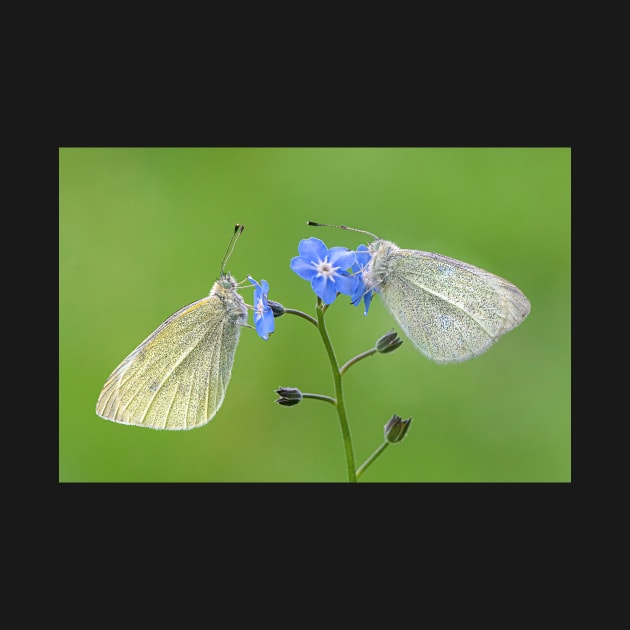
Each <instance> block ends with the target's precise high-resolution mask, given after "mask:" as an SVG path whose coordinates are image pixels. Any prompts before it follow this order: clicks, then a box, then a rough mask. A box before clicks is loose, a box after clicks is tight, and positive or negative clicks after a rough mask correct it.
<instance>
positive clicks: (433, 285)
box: [380, 249, 530, 363]
mask: <svg viewBox="0 0 630 630" xmlns="http://www.w3.org/2000/svg"><path fill="white" fill-rule="evenodd" d="M380 293H381V295H382V297H383V301H384V302H385V304H386V305H387V307H388V308H389V310H390V311H391V313H392V315H393V316H394V318H395V319H396V320H397V321H398V323H399V324H400V326H401V327H402V328H403V330H404V331H405V333H406V334H407V336H408V337H409V339H411V341H412V342H413V343H414V345H415V346H416V347H417V348H418V349H419V350H420V351H421V352H422V353H423V354H424V355H425V356H426V357H428V358H429V359H431V360H433V361H435V362H436V363H455V362H460V361H465V360H466V359H471V358H472V357H475V356H478V355H480V354H482V353H483V352H485V351H486V350H487V349H488V348H489V347H490V346H491V345H492V344H493V343H494V342H495V341H497V339H499V337H500V336H501V335H503V334H505V333H506V332H508V331H510V330H512V329H513V328H514V327H516V326H518V325H519V324H520V323H521V322H522V321H523V319H524V318H525V317H526V316H527V314H528V313H529V309H530V304H529V300H528V299H527V298H526V297H525V295H523V293H522V292H521V291H520V289H518V288H517V287H515V286H514V285H513V284H511V283H510V282H508V281H507V280H504V279H503V278H500V277H499V276H495V275H494V274H491V273H489V272H488V271H485V270H483V269H479V268H478V267H474V266H473V265H469V264H467V263H464V262H461V261H459V260H455V259H453V258H448V257H447V256H442V255H440V254H432V253H429V252H421V251H416V250H408V249H407V250H405V249H397V250H396V251H392V252H390V253H389V254H388V260H387V276H386V279H385V281H384V283H383V284H382V286H381V289H380Z"/></svg>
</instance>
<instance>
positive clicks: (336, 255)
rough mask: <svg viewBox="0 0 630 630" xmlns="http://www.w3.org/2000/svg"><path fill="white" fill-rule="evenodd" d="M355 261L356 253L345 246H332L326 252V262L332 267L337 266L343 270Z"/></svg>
mask: <svg viewBox="0 0 630 630" xmlns="http://www.w3.org/2000/svg"><path fill="white" fill-rule="evenodd" d="M355 261H356V254H355V253H354V252H352V251H350V250H349V249H348V248H347V247H333V248H331V249H330V251H329V254H328V262H329V263H330V264H331V265H333V267H339V268H340V269H343V270H344V271H345V270H346V269H350V267H352V265H354V263H355Z"/></svg>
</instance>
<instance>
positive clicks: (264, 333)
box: [256, 308, 274, 341]
mask: <svg viewBox="0 0 630 630" xmlns="http://www.w3.org/2000/svg"><path fill="white" fill-rule="evenodd" d="M273 330H274V317H273V312H272V310H271V308H270V309H269V310H265V311H264V312H263V316H262V317H259V318H258V319H257V320H256V332H257V333H258V336H259V337H260V338H261V339H264V340H265V341H267V339H269V333H272V332H273Z"/></svg>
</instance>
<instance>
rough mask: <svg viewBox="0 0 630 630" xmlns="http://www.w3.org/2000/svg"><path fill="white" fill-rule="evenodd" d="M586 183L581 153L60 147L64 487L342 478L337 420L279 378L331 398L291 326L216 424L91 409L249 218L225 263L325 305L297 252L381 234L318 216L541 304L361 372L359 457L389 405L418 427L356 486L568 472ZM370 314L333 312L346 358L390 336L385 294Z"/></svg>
mask: <svg viewBox="0 0 630 630" xmlns="http://www.w3.org/2000/svg"><path fill="white" fill-rule="evenodd" d="M570 187H571V151H570V149H568V148H560V149H557V148H552V149H544V148H543V149H538V148H537V149H530V148H524V149H509V148H508V149H495V148H492V149H450V148H449V149H424V148H423V149H413V148H373V149H372V148H348V149H346V148H251V149H244V148H234V149H232V148H219V149H202V148H191V149H186V148H166V149H157V148H147V149H144V148H140V149H137V148H123V149H115V148H105V149H92V148H62V149H60V151H59V480H60V481H62V482H81V481H91V482H113V481H116V482H118V481H120V482H124V481H153V482H168V481H212V482H219V481H222V482H225V481H230V482H231V481H233V482H259V481H260V482H281V481H282V482H298V481H301V482H335V481H345V480H346V469H345V459H344V449H343V443H342V439H341V433H340V429H339V423H338V419H337V415H336V413H335V410H334V408H333V407H332V406H330V405H327V404H325V403H321V402H318V401H312V400H311V401H304V402H302V403H301V404H300V405H298V406H296V407H280V406H279V405H276V404H274V402H273V401H274V399H275V398H276V395H275V393H274V389H276V388H278V387H279V386H292V387H299V388H300V389H302V390H303V391H309V392H318V393H323V394H328V395H333V387H332V378H331V374H330V367H329V364H328V361H327V357H326V354H325V351H324V347H323V345H322V343H321V339H320V338H319V335H318V334H317V331H316V329H315V328H314V327H313V326H311V325H310V324H308V323H307V322H305V321H303V320H301V319H300V318H297V317H294V316H284V317H282V318H280V319H276V332H275V333H274V334H273V335H272V336H271V337H270V339H269V340H268V341H266V342H265V341H263V340H261V339H260V338H259V337H258V336H257V335H256V334H255V332H254V331H253V330H249V329H245V330H243V333H242V334H241V341H240V343H239V347H238V350H237V352H236V358H235V362H234V368H233V371H232V380H231V383H230V386H229V388H228V392H227V396H226V399H225V401H224V403H223V406H222V407H221V409H220V410H219V412H218V413H217V415H216V416H215V417H214V419H213V420H212V421H211V422H210V423H208V424H207V425H205V426H204V427H201V428H198V429H194V430H192V431H186V432H168V431H153V430H150V429H145V428H140V427H131V426H124V425H121V424H116V423H114V422H109V421H107V420H103V419H102V418H100V417H98V416H97V415H96V414H95V411H94V407H95V404H96V400H97V398H98V395H99V392H100V389H101V387H102V385H103V384H104V382H105V380H106V379H107V377H108V376H109V374H110V372H111V371H112V370H113V369H114V368H115V367H116V366H117V365H118V363H119V362H120V361H121V360H122V359H123V358H124V357H125V356H127V354H128V353H129V352H130V351H131V350H133V349H134V348H135V347H136V346H137V345H138V344H139V343H140V342H141V341H142V340H143V339H144V338H145V337H146V336H147V335H148V334H149V333H151V332H152V331H153V330H154V329H155V328H156V327H157V326H158V325H159V324H160V323H161V322H162V321H163V320H164V319H166V318H167V317H168V316H169V315H171V314H172V313H174V312H175V311H176V310H178V309H179V308H180V307H182V306H184V305H186V304H188V303H190V302H193V301H195V300H197V299H199V298H201V297H204V296H205V295H207V293H208V292H209V290H210V287H211V286H212V284H213V282H214V281H215V279H216V278H217V276H218V273H219V267H220V263H221V258H222V257H223V254H224V251H225V249H226V246H227V243H228V241H229V238H230V236H231V234H232V230H233V227H234V224H235V223H243V224H244V225H245V226H246V227H245V231H244V233H243V235H242V237H241V239H240V241H239V243H238V245H237V247H236V250H235V252H234V254H233V255H232V257H231V259H230V262H229V264H228V269H229V270H230V271H231V272H232V273H233V274H234V275H235V276H236V277H237V278H238V279H242V278H245V276H246V275H247V274H251V275H252V276H254V277H255V278H256V279H258V280H261V279H263V278H264V279H266V280H267V281H268V282H269V284H270V285H271V291H270V298H271V299H274V300H277V301H279V302H282V303H283V304H284V305H285V306H287V307H290V308H295V309H300V310H303V311H305V312H308V313H309V314H311V315H314V314H315V313H314V305H315V296H314V294H313V293H312V292H311V289H310V286H309V284H308V283H307V282H305V281H303V280H301V279H300V278H298V276H296V275H295V274H293V273H292V272H291V271H290V269H289V261H290V259H291V258H292V257H293V256H296V255H297V245H298V242H299V240H300V239H303V238H308V237H309V236H317V237H319V238H321V239H322V240H323V241H324V242H325V243H326V244H327V245H328V246H329V247H332V246H335V245H345V246H347V247H350V248H352V249H355V248H356V246H358V245H359V244H361V243H365V242H366V238H365V237H363V236H362V235H360V234H354V233H350V232H344V231H341V230H335V229H332V228H313V227H308V226H307V225H306V224H305V222H306V221H307V220H313V221H318V222H322V223H337V224H338V223H343V224H347V225H350V226H354V227H357V228H360V229H364V230H368V231H370V232H373V233H375V234H377V235H378V236H379V237H381V238H384V239H388V240H391V241H394V242H395V243H397V244H398V245H399V246H400V247H403V248H407V249H421V250H426V251H431V252H439V253H441V254H444V255H446V256H451V257H453V258H457V259H459V260H463V261H465V262H468V263H471V264H473V265H476V266H478V267H482V268H484V269H487V270H488V271H491V272H493V273H495V274H497V275H500V276H502V277H504V278H506V279H508V280H510V281H511V282H513V283H514V284H516V285H517V286H518V287H519V288H520V289H521V290H522V291H523V292H524V293H525V294H526V295H527V296H528V297H529V299H530V301H531V304H532V310H531V313H530V315H529V317H528V318H527V319H526V320H525V321H524V322H523V324H522V325H521V326H519V327H518V328H516V329H515V330H513V331H512V332H510V333H508V334H507V335H505V336H504V337H502V338H501V340H500V341H499V342H498V343H497V344H496V345H495V346H493V347H492V348H491V349H490V350H489V351H488V352H486V353H485V354H484V355H482V356H481V357H478V358H476V359H473V360H471V361H467V362H465V363H461V364H455V365H436V364H434V363H432V362H430V361H428V360H427V359H425V358H424V356H422V355H421V354H420V353H419V352H418V351H417V350H415V349H414V347H413V346H412V344H411V343H410V342H406V343H404V344H403V345H402V347H401V348H400V349H399V350H397V351H396V352H394V353H392V354H389V355H376V356H372V357H370V358H368V359H366V360H364V361H362V362H360V363H359V364H357V365H356V366H354V367H353V368H352V369H351V370H350V371H349V372H348V373H347V374H346V375H345V376H344V386H345V395H346V401H347V407H348V413H349V420H350V425H351V430H352V435H353V438H354V447H355V457H356V459H357V465H359V464H360V463H361V462H363V461H364V460H365V459H366V458H367V457H368V456H369V455H370V454H371V453H372V451H373V450H374V449H375V448H376V447H377V446H378V445H379V444H380V443H381V442H382V440H383V425H384V424H385V423H386V422H387V421H388V419H389V418H390V417H391V415H392V414H394V413H397V414H399V415H400V416H402V417H403V418H406V417H409V416H413V422H412V425H411V428H410V431H409V433H408V434H407V437H406V439H405V440H404V441H403V442H401V443H400V444H397V445H392V446H390V447H389V448H388V449H387V450H386V451H385V453H384V454H383V455H382V456H381V457H380V458H379V459H378V460H377V461H376V462H375V463H374V464H373V465H372V466H371V467H370V468H369V469H368V470H367V471H366V473H365V474H364V475H363V476H362V478H361V481H365V482H385V481H444V482H447V481H457V482H465V481H476V482H490V481H499V482H500V481H509V482H514V481H523V482H531V481H541V482H545V481H553V482H567V481H570V479H571V422H570V414H571V411H570V380H571V371H570V370H571V368H570V360H571V341H570V339H571V306H570V303H571V292H570V281H571V272H570V269H571V250H570V227H571V218H570V217H571V214H570V207H571V198H570V189H571V188H570ZM241 293H242V295H243V296H244V298H245V300H246V301H247V302H248V303H251V299H252V291H251V290H244V291H242V292H241ZM362 312H363V310H362V308H352V307H351V306H349V305H347V299H345V298H343V297H342V298H341V299H338V300H337V301H336V302H335V304H334V305H333V306H332V307H331V308H330V310H329V311H328V313H327V315H326V318H327V324H328V327H329V331H330V334H331V337H332V341H333V344H334V346H335V350H336V352H337V356H338V359H339V361H340V363H343V362H345V361H346V360H347V359H349V358H351V357H352V356H354V355H355V354H358V353H360V352H362V351H364V350H366V349H368V348H370V347H372V346H373V344H374V342H375V340H376V339H377V338H378V337H379V336H380V335H382V334H384V333H385V332H387V331H389V330H390V329H392V328H394V327H395V323H394V321H393V320H392V318H391V316H390V315H389V313H388V311H387V310H386V308H385V307H384V305H383V304H382V302H381V301H380V298H378V297H375V299H374V301H373V303H372V307H371V309H370V313H369V315H368V317H364V316H363V314H362ZM250 321H251V318H250Z"/></svg>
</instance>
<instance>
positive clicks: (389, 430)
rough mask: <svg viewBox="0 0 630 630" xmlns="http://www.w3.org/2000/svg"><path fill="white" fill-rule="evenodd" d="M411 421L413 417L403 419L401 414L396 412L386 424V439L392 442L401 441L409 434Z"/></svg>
mask: <svg viewBox="0 0 630 630" xmlns="http://www.w3.org/2000/svg"><path fill="white" fill-rule="evenodd" d="M410 423H411V418H408V419H407V420H402V419H401V417H400V416H397V415H396V414H394V415H393V416H392V417H391V419H390V421H389V422H388V423H387V424H386V425H385V439H386V440H387V441H388V442H389V443H390V444H395V443H396V442H400V441H401V440H402V439H403V438H404V437H405V435H406V434H407V431H408V430H409V424H410Z"/></svg>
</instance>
